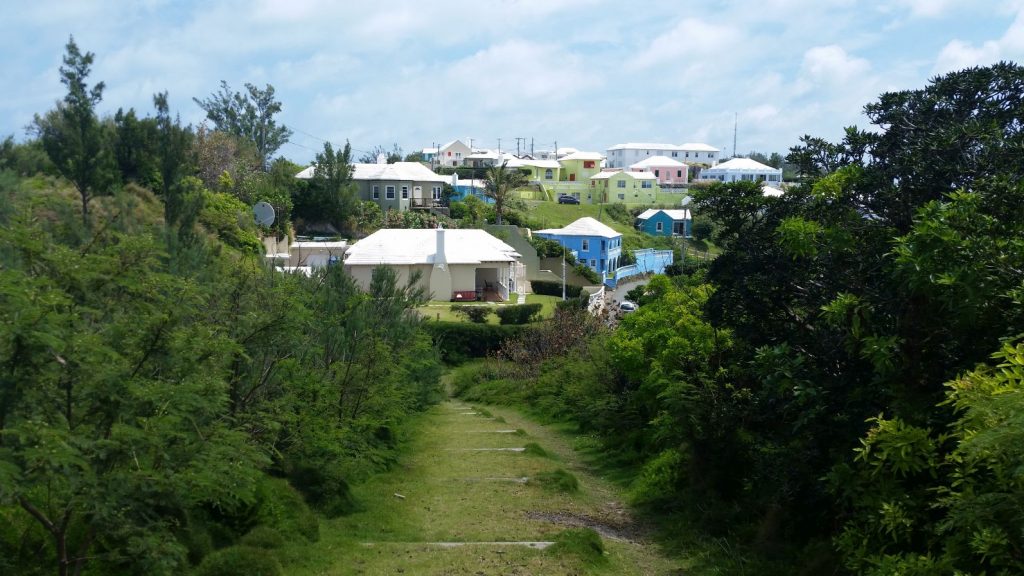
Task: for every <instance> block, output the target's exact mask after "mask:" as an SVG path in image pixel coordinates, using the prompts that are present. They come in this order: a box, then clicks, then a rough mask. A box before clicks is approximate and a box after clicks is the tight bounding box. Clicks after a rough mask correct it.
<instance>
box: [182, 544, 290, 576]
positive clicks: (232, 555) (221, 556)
mask: <svg viewBox="0 0 1024 576" xmlns="http://www.w3.org/2000/svg"><path fill="white" fill-rule="evenodd" d="M194 574H195V576H279V575H280V574H281V564H280V562H278V561H277V558H275V557H274V554H273V553H272V552H269V551H267V550H263V549H260V548H252V547H250V546H231V547H230V548H224V549H223V550H218V551H216V552H214V553H213V554H210V555H209V556H207V557H206V558H203V561H202V563H201V564H199V567H197V568H196V569H195V572H194Z"/></svg>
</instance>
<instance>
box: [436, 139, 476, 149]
mask: <svg viewBox="0 0 1024 576" xmlns="http://www.w3.org/2000/svg"><path fill="white" fill-rule="evenodd" d="M456 143H458V144H461V145H462V146H465V147H466V148H469V146H466V145H465V144H462V140H452V141H451V142H449V143H447V144H445V145H444V146H441V147H440V148H438V150H444V149H445V148H451V147H452V145H454V144H456Z"/></svg>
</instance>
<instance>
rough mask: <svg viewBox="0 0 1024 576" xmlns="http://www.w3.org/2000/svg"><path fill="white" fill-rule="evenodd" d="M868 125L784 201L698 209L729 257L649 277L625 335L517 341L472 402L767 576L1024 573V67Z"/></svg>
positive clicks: (715, 199)
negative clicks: (562, 429) (582, 455)
mask: <svg viewBox="0 0 1024 576" xmlns="http://www.w3.org/2000/svg"><path fill="white" fill-rule="evenodd" d="M866 112H867V114H868V117H869V118H870V119H871V120H872V122H873V123H875V124H876V127H877V128H876V129H874V130H869V131H862V130H858V129H856V128H849V129H847V131H846V136H845V138H844V139H843V141H842V142H840V143H828V142H826V141H824V140H821V139H817V138H811V137H805V138H804V139H803V140H802V143H801V145H800V146H797V147H795V148H794V149H793V152H792V154H791V155H790V157H789V159H788V161H789V162H791V163H792V164H794V165H796V166H798V168H799V170H800V172H801V173H802V174H803V175H804V177H805V182H804V184H803V185H801V186H800V187H797V188H791V189H790V190H788V191H787V193H786V194H785V195H783V196H781V197H765V196H764V195H763V194H762V192H761V189H760V186H759V185H758V184H756V183H748V182H739V183H730V184H714V185H711V186H709V187H708V188H707V189H704V190H699V191H696V192H695V193H694V197H695V207H696V209H697V210H699V211H700V213H701V214H703V215H706V216H708V217H709V218H710V219H711V220H713V221H714V226H713V227H710V229H709V230H706V231H705V232H706V233H711V234H712V237H713V239H714V241H715V243H716V244H717V245H718V246H720V247H721V248H722V250H723V252H722V254H721V256H719V257H718V258H717V259H715V260H714V261H713V262H712V263H711V264H710V266H708V267H707V268H706V270H705V269H704V267H703V266H696V265H695V266H681V267H679V269H674V270H673V274H674V276H673V277H672V278H655V279H654V280H653V281H651V283H650V284H649V285H648V286H647V288H646V289H645V290H644V291H643V292H642V293H641V294H639V296H640V298H639V299H640V304H641V306H640V308H639V310H638V311H637V312H635V313H633V314H629V315H627V316H626V317H625V318H624V319H623V320H622V322H621V324H620V326H619V327H618V329H617V330H615V331H614V332H613V333H611V334H603V333H602V332H601V331H598V332H596V333H595V334H592V335H590V336H586V337H585V338H584V337H581V336H580V335H578V334H575V335H574V334H571V333H570V334H567V336H566V338H568V339H572V340H574V341H575V344H572V345H569V346H568V347H567V348H563V352H564V353H561V354H556V355H548V354H544V353H542V350H540V349H538V348H537V347H536V346H530V345H529V344H530V343H528V342H523V341H514V342H513V343H511V344H509V345H506V348H504V349H503V356H504V357H507V358H509V359H511V360H512V362H509V363H490V364H480V365H473V366H471V367H467V368H464V369H461V370H459V371H458V372H457V373H456V376H455V379H454V381H455V385H456V388H457V389H458V390H459V391H461V393H462V394H464V395H466V396H467V397H469V398H475V399H480V400H489V401H511V402H524V403H527V404H530V405H531V406H533V407H534V408H536V409H537V410H540V411H541V412H544V413H546V414H548V415H550V416H552V417H556V418H566V419H571V420H574V421H576V422H577V423H578V424H579V426H580V427H581V429H583V430H587V431H592V432H593V433H594V434H596V435H597V437H598V438H599V439H601V441H602V445H603V447H604V450H605V454H606V459H611V460H617V461H619V462H622V463H624V464H627V465H629V466H632V467H634V469H635V470H637V471H636V473H635V475H634V481H633V494H634V498H635V500H636V502H637V503H643V504H651V505H655V506H656V508H655V509H656V510H657V511H658V514H664V513H665V512H667V511H673V510H675V511H678V512H680V513H681V514H682V515H684V516H685V517H688V518H690V519H691V520H693V521H695V523H696V525H699V526H700V527H701V531H702V532H704V533H706V534H709V535H714V536H718V537H725V538H728V540H729V541H731V542H734V543H737V544H739V545H740V548H738V549H737V550H742V551H744V552H742V554H743V555H745V556H747V557H748V558H757V559H758V564H757V566H758V567H757V568H756V570H757V572H758V573H772V572H776V573H786V574H789V573H795V572H797V571H802V572H803V573H808V574H810V573H833V572H836V571H840V572H841V571H843V570H846V571H849V572H850V573H857V574H879V575H881V574H929V575H930V574H956V573H960V574H982V573H985V574H1015V573H1019V572H1020V571H1021V570H1022V564H1021V558H1022V557H1024V556H1022V554H1024V552H1022V551H1024V541H1022V535H1021V532H1020V526H1021V519H1022V518H1024V504H1022V502H1024V499H1022V497H1021V495H1022V494H1024V491H1022V484H1021V481H1020V470H1021V466H1022V464H1024V460H1022V455H1021V451H1020V448H1019V446H1020V445H1021V444H1022V442H1021V440H1022V438H1024V421H1022V420H1021V418H1020V408H1021V397H1022V396H1021V395H1022V394H1024V392H1022V391H1021V344H1020V341H1019V339H1020V337H1021V335H1022V334H1024V183H1022V180H1021V179H1022V175H1024V130H1022V126H1021V123H1020V118H1021V117H1024V68H1021V67H1019V66H1016V65H1013V64H1006V63H1004V64H999V65H996V66H992V67H989V68H974V69H968V70H964V71H960V72H956V73H952V74H948V75H946V76H942V77H939V78H936V79H935V80H934V81H933V82H932V83H931V84H929V85H928V86H927V87H925V88H923V89H920V90H910V91H904V92H898V93H889V94H884V95H882V96H881V98H880V99H879V100H878V102H876V103H874V104H871V105H869V106H868V107H867V108H866ZM581 338H582V341H581ZM509 346H514V347H518V351H517V348H513V349H512V350H511V351H509ZM993 353H996V356H995V357H993V356H992V354H993ZM538 363H539V365H538ZM524 381H525V382H526V384H525V385H524ZM726 567H728V566H726ZM736 567H737V570H747V571H748V573H749V570H750V567H751V564H749V560H748V561H744V562H740V563H738V564H737V565H736Z"/></svg>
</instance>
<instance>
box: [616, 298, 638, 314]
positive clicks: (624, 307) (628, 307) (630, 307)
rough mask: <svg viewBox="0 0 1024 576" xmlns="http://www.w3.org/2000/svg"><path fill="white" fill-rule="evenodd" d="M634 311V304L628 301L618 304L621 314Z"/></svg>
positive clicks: (635, 307)
mask: <svg viewBox="0 0 1024 576" xmlns="http://www.w3.org/2000/svg"><path fill="white" fill-rule="evenodd" d="M636 309H637V305H636V302H630V301H629V300H623V301H622V303H621V304H619V310H621V311H623V312H636Z"/></svg>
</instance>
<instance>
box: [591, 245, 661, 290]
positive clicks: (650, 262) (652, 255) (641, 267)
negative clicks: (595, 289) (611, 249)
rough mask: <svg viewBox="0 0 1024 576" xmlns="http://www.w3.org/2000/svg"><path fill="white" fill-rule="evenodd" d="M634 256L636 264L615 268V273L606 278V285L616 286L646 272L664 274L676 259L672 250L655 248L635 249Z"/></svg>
mask: <svg viewBox="0 0 1024 576" xmlns="http://www.w3.org/2000/svg"><path fill="white" fill-rule="evenodd" d="M633 258H634V259H635V260H636V264H630V265H629V266H622V267H620V268H618V269H617V270H615V274H614V275H612V276H610V277H608V278H607V279H605V281H604V284H605V286H608V287H609V288H615V287H616V286H617V285H618V284H619V282H621V281H622V280H625V279H626V278H632V277H634V276H643V275H644V274H662V273H664V272H665V267H666V266H668V265H669V264H672V262H673V260H674V258H673V255H672V251H671V250H655V249H654V248H646V249H643V250H633Z"/></svg>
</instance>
